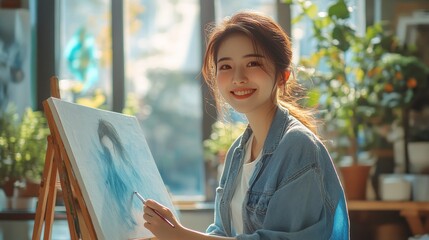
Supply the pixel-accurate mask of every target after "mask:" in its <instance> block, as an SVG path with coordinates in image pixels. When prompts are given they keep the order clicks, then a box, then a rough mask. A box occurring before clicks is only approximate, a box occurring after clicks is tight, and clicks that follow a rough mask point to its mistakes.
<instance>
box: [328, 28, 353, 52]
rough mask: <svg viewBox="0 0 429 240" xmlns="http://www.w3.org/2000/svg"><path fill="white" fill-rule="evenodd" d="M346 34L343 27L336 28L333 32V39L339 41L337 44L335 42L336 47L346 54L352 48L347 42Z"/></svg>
mask: <svg viewBox="0 0 429 240" xmlns="http://www.w3.org/2000/svg"><path fill="white" fill-rule="evenodd" d="M344 33H345V31H344V30H343V28H342V27H340V26H335V27H334V30H333V31H332V37H333V39H335V40H337V42H334V45H335V46H337V47H338V48H339V49H341V50H342V51H344V52H345V51H347V50H348V49H349V48H350V43H349V42H348V41H347V39H346V36H345V34H344Z"/></svg>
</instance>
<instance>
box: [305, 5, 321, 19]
mask: <svg viewBox="0 0 429 240" xmlns="http://www.w3.org/2000/svg"><path fill="white" fill-rule="evenodd" d="M305 13H306V14H307V15H308V16H309V17H310V18H311V19H314V18H316V17H317V13H318V9H317V6H316V4H311V5H310V6H309V7H308V8H306V9H305Z"/></svg>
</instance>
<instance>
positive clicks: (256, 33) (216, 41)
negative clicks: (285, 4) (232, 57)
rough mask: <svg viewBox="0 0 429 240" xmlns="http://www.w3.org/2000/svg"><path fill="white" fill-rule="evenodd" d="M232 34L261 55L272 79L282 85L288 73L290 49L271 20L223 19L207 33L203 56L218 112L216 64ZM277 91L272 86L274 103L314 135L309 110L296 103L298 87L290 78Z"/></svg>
mask: <svg viewBox="0 0 429 240" xmlns="http://www.w3.org/2000/svg"><path fill="white" fill-rule="evenodd" d="M232 34H243V35H245V36H247V37H249V38H250V39H251V41H252V42H253V46H254V47H255V50H256V51H257V52H258V51H261V52H262V53H263V54H264V55H265V56H266V57H267V58H268V59H269V60H271V61H272V63H273V64H274V66H275V77H276V78H278V76H280V78H279V79H280V80H279V81H285V78H284V73H285V72H286V71H291V59H292V48H291V42H290V40H289V37H288V36H287V35H286V33H285V32H284V31H283V29H282V28H281V27H280V26H279V25H278V24H277V23H276V22H275V21H273V20H272V19H271V18H269V17H266V16H263V15H261V14H258V13H254V12H239V13H237V14H235V15H233V16H232V17H230V18H226V19H225V20H224V21H223V22H222V23H221V24H219V25H218V26H215V27H212V28H211V29H209V34H208V42H207V48H206V52H205V56H204V62H203V67H202V74H203V76H204V79H205V81H206V83H207V85H208V86H209V87H210V88H211V91H212V94H213V97H214V98H215V101H216V105H217V107H218V109H219V110H220V109H221V108H220V107H221V104H220V99H221V98H220V96H219V93H218V91H215V89H217V87H216V62H217V54H218V50H219V47H220V45H221V43H222V42H223V41H224V40H225V39H226V38H227V37H229V36H231V35H232ZM286 80H287V79H286ZM281 86H282V87H281V88H278V87H277V84H275V86H274V88H275V89H274V91H276V94H275V96H276V99H274V101H275V102H276V103H277V104H279V105H281V106H283V107H285V108H287V109H288V110H289V112H290V114H291V115H292V116H294V117H295V118H297V119H298V120H299V121H301V122H302V123H303V124H304V125H305V126H306V127H308V128H309V129H310V130H311V131H313V132H314V133H316V132H317V131H316V124H315V119H314V117H313V114H312V112H311V111H310V110H308V109H306V108H303V107H302V106H301V105H300V104H299V103H298V102H297V101H298V100H299V99H301V98H302V97H303V96H302V94H301V93H302V90H303V89H302V87H301V85H300V84H298V83H297V81H296V79H295V78H294V77H292V76H291V77H290V78H289V80H287V84H283V85H281Z"/></svg>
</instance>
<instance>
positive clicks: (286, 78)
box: [284, 70, 290, 83]
mask: <svg viewBox="0 0 429 240" xmlns="http://www.w3.org/2000/svg"><path fill="white" fill-rule="evenodd" d="M289 76H290V71H289V70H286V71H285V73H284V80H285V83H286V82H287V81H288V80H289Z"/></svg>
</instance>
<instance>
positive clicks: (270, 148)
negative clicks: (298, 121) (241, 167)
mask: <svg viewBox="0 0 429 240" xmlns="http://www.w3.org/2000/svg"><path fill="white" fill-rule="evenodd" d="M288 125H289V110H287V109H286V108H284V107H282V106H278V107H277V109H276V113H275V115H274V118H273V120H272V122H271V126H270V129H269V130H268V134H267V138H266V139H265V142H264V147H263V152H262V154H264V155H265V154H271V153H273V152H274V150H275V149H276V148H277V146H278V145H279V142H280V140H281V139H282V137H283V135H284V132H285V130H286V127H287V126H288ZM252 133H253V131H252V129H251V128H250V125H247V128H246V130H245V131H244V133H243V136H242V138H241V140H240V144H239V148H241V149H243V148H244V146H245V145H246V143H247V141H248V140H249V138H250V136H252Z"/></svg>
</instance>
